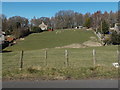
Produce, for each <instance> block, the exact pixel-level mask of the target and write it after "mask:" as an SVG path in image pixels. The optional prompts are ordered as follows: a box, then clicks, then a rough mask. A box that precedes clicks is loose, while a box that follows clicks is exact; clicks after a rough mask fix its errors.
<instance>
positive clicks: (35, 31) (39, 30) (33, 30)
mask: <svg viewBox="0 0 120 90" xmlns="http://www.w3.org/2000/svg"><path fill="white" fill-rule="evenodd" d="M31 30H32V32H33V33H40V32H42V30H41V29H40V28H39V27H36V26H34V27H32V28H31Z"/></svg>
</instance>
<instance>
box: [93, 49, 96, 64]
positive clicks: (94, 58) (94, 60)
mask: <svg viewBox="0 0 120 90" xmlns="http://www.w3.org/2000/svg"><path fill="white" fill-rule="evenodd" d="M95 64H96V51H95V49H93V65H94V66H95Z"/></svg>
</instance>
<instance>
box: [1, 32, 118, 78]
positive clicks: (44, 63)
mask: <svg viewBox="0 0 120 90" xmlns="http://www.w3.org/2000/svg"><path fill="white" fill-rule="evenodd" d="M90 37H95V38H96V36H95V35H94V33H93V32H92V31H85V30H64V31H63V30H61V31H53V32H43V33H34V34H31V35H29V36H28V37H26V38H25V40H21V41H18V42H17V44H16V45H14V46H11V47H8V48H6V49H5V50H7V51H11V52H4V53H3V61H2V63H3V79H42V80H43V79H45V80H47V79H52V80H53V79H90V78H92V79H95V78H97V79H101V78H103V79H104V78H109V79H111V78H112V79H116V78H118V71H117V70H118V69H116V68H114V67H113V66H112V63H114V62H117V60H118V56H117V49H118V47H117V46H99V47H97V46H96V47H89V46H87V47H84V48H83V47H81V48H65V47H64V48H61V47H62V46H66V45H71V44H78V43H79V44H80V45H81V44H83V43H84V42H86V41H91V40H92V41H94V42H98V41H97V38H96V39H95V38H94V39H91V38H90ZM56 47H57V48H56ZM58 47H59V48H58ZM93 49H95V50H96V65H95V66H94V65H93V56H92V50H93ZM21 50H24V54H23V69H22V71H20V70H19V68H20V55H21ZM45 50H47V59H46V58H45ZM65 50H68V58H69V62H68V63H69V66H66V58H65Z"/></svg>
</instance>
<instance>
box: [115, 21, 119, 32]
mask: <svg viewBox="0 0 120 90" xmlns="http://www.w3.org/2000/svg"><path fill="white" fill-rule="evenodd" d="M114 30H115V31H116V32H117V33H119V32H120V25H119V24H118V23H115V27H114Z"/></svg>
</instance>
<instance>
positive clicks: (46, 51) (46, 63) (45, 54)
mask: <svg viewBox="0 0 120 90" xmlns="http://www.w3.org/2000/svg"><path fill="white" fill-rule="evenodd" d="M45 65H46V66H47V50H45Z"/></svg>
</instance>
